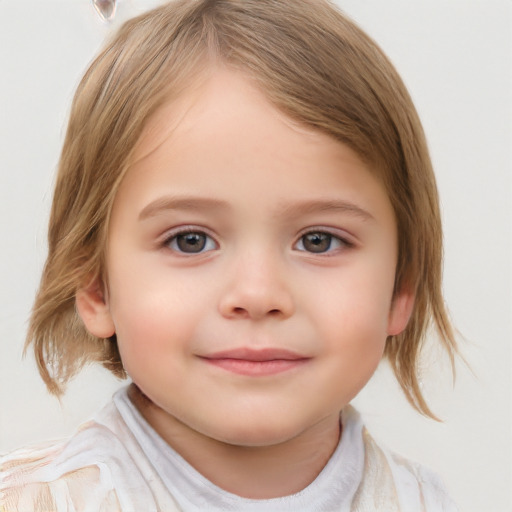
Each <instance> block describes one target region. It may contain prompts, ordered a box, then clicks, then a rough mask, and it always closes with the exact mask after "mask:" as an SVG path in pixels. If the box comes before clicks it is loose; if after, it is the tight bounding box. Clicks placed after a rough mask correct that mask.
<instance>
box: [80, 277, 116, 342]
mask: <svg viewBox="0 0 512 512" xmlns="http://www.w3.org/2000/svg"><path fill="white" fill-rule="evenodd" d="M75 304H76V309H77V311H78V314H79V315H80V318H81V319H82V322H83V323H84V325H85V327H86V329H87V330H88V331H89V332H90V333H91V334H92V335H93V336H96V337H98V338H110V337H111V336H113V335H114V334H115V326H114V322H113V320H112V316H111V314H110V309H109V306H108V303H107V301H106V298H105V294H104V293H103V290H102V287H101V283H100V280H99V279H98V278H95V279H94V280H93V281H91V282H90V283H89V285H87V286H86V287H84V288H80V289H79V290H78V291H77V293H76V297H75Z"/></svg>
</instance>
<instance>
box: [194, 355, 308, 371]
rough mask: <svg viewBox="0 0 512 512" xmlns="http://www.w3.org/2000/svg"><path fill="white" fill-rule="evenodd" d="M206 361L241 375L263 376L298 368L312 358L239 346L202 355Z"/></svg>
mask: <svg viewBox="0 0 512 512" xmlns="http://www.w3.org/2000/svg"><path fill="white" fill-rule="evenodd" d="M201 359H203V360H204V361H205V362H206V363H208V364H210V365H212V366H215V367H217V368H220V369H222V370H226V371H228V372H231V373H236V374H239V375H247V376H253V377H258V376H259V377H263V376H269V375H276V374H279V373H283V372H286V371H290V370H293V369H296V368H298V367H300V366H302V365H304V364H305V363H307V362H308V361H309V360H310V359H311V358H310V357H307V356H304V355H302V354H297V353H295V352H292V351H289V350H284V349H274V348H265V349H260V350H255V349H251V348H237V349H233V350H226V351H222V352H215V353H213V354H209V355H207V356H202V357H201Z"/></svg>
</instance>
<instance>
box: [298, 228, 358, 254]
mask: <svg viewBox="0 0 512 512" xmlns="http://www.w3.org/2000/svg"><path fill="white" fill-rule="evenodd" d="M347 245H348V243H347V242H345V241H344V240H341V239H340V238H338V237H336V236H334V235H332V234H331V233H325V232H324V231H311V232H310V233H306V234H305V235H302V236H301V237H300V238H299V240H298V242H297V244H296V245H295V249H297V250H298V251H305V252H311V253H315V254H321V253H324V252H328V251H332V250H333V249H339V248H341V247H344V246H347Z"/></svg>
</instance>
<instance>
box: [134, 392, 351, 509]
mask: <svg viewBox="0 0 512 512" xmlns="http://www.w3.org/2000/svg"><path fill="white" fill-rule="evenodd" d="M129 396H130V399H131V401H132V402H133V403H134V405H135V406H136V407H137V409H138V410H139V411H140V412H141V414H142V415H143V416H144V418H145V419H146V421H147V422H148V423H149V424H150V425H151V426H152V427H153V428H154V429H155V431H156V432H157V433H158V434H159V435H160V437H162V438H163V439H164V440H165V441H166V442H167V443H168V444H169V445H170V446H171V447H172V448H173V449H174V450H175V451H176V452H177V453H179V454H180V455H181V456H182V457H183V458H184V459H185V460H186V461H187V462H188V463H189V464H190V465H191V466H193V467H194V468H195V469H196V470H197V471H198V472H199V473H201V474H202V475H203V476H204V477H205V478H207V479H208V480H210V482H212V483H213V484H215V485H217V486H218V487H220V488H221V489H224V490H225V491H227V492H230V493H232V494H236V495H238V496H241V497H244V498H250V499H271V498H277V497H281V496H288V495H290V494H295V493H297V492H299V491H301V490H302V489H304V488H305V487H307V486H308V485H309V484H310V483H311V482H313V480H314V479H315V478H316V477H317V476H318V474H319V473H320V472H321V471H322V469H323V468H324V466H325V465H326V464H327V462H328V460H329V458H330V457H331V455H332V454H333V452H334V450H335V449H336V446H337V444H338V442H339V438H340V431H341V429H340V420H339V416H335V417H329V418H326V419H323V420H321V421H319V422H318V423H317V424H315V425H313V426H312V427H310V428H309V429H308V430H307V431H306V432H303V433H301V434H300V435H298V436H296V437H294V438H293V439H290V440H287V441H285V442H281V443H279V444H272V445H269V446H256V447H255V446H239V445H232V444H228V443H224V442H221V441H218V440H216V439H212V438H210V437H208V436H205V435H203V434H201V433H200V432H197V431H195V430H193V429H191V428H189V427H188V426H186V425H185V424H183V423H182V422H180V421H179V420H178V419H176V418H175V417H174V416H172V415H170V414H168V413H167V412H165V411H164V410H163V409H161V408H160V407H158V406H157V405H155V404H154V403H153V402H151V401H150V400H149V399H148V398H147V397H146V396H144V395H143V394H142V393H141V392H140V390H139V389H138V388H137V387H136V386H134V385H132V386H131V387H130V390H129ZM255 483H257V485H255Z"/></svg>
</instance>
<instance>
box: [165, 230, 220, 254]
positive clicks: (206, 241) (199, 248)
mask: <svg viewBox="0 0 512 512" xmlns="http://www.w3.org/2000/svg"><path fill="white" fill-rule="evenodd" d="M166 245H167V247H169V248H170V249H172V250H173V251H176V252H181V253H186V254H198V253H201V252H207V251H212V250H213V249H215V248H216V244H215V242H214V240H213V239H212V238H211V237H210V236H208V235H207V234H206V233H203V232H201V231H187V232H185V233H178V234H177V235H174V236H173V237H171V238H169V239H168V240H167V242H166Z"/></svg>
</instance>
